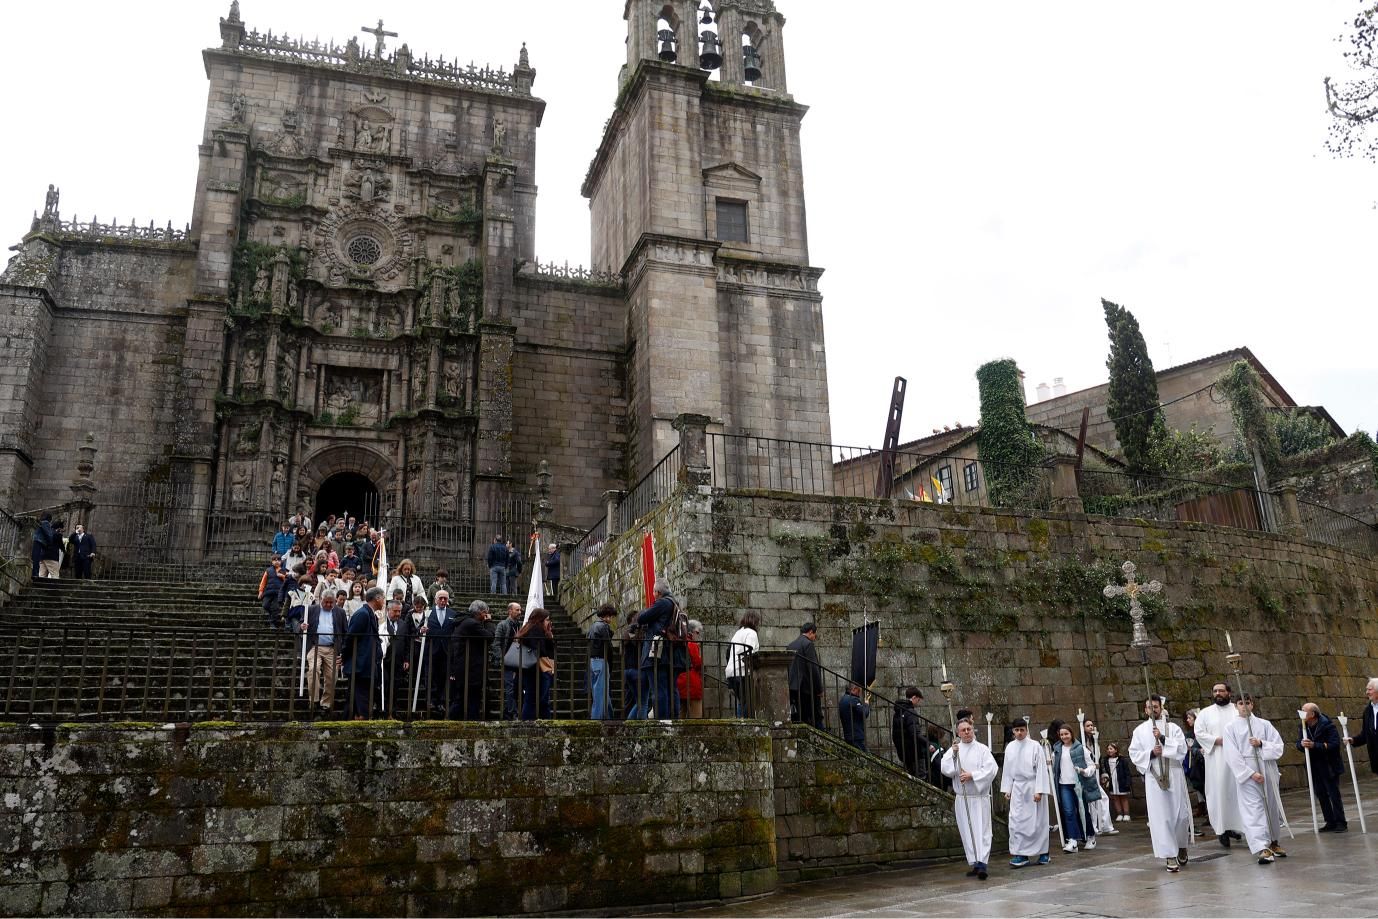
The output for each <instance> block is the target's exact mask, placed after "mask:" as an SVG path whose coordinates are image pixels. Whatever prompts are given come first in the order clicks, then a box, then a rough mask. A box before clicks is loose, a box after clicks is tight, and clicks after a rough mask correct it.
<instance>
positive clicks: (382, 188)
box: [344, 166, 392, 203]
mask: <svg viewBox="0 0 1378 919" xmlns="http://www.w3.org/2000/svg"><path fill="white" fill-rule="evenodd" d="M391 190H392V180H391V179H389V178H388V177H387V173H385V172H383V171H382V170H380V169H378V168H376V167H374V166H365V167H364V168H363V169H353V170H350V171H349V173H348V174H346V175H345V180H344V191H345V194H346V195H347V196H349V197H351V198H358V199H359V200H360V201H361V202H364V203H368V202H370V201H384V200H386V199H387V197H388V192H390V191H391Z"/></svg>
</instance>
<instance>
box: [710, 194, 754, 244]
mask: <svg viewBox="0 0 1378 919" xmlns="http://www.w3.org/2000/svg"><path fill="white" fill-rule="evenodd" d="M717 211H718V213H717V217H718V220H717V231H718V232H717V238H718V240H719V241H721V242H742V243H745V242H750V241H751V238H750V234H749V233H748V232H747V227H748V224H747V212H746V202H745V201H734V200H732V199H730V198H718V199H717Z"/></svg>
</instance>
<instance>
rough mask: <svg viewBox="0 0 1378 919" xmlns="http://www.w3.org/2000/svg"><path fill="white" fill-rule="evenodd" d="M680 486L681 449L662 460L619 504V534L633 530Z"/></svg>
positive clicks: (676, 449)
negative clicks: (636, 524) (634, 526)
mask: <svg viewBox="0 0 1378 919" xmlns="http://www.w3.org/2000/svg"><path fill="white" fill-rule="evenodd" d="M678 483H679V446H678V445H676V446H674V447H672V448H671V449H670V452H668V453H666V454H665V455H664V456H662V457H661V458H660V462H658V463H656V464H655V465H654V466H652V467H651V470H650V471H649V472H647V473H646V474H645V475H643V476H642V477H641V481H639V482H637V483H636V484H635V485H633V486H632V487H631V490H629V491H628V492H627V496H626V497H625V498H623V499H622V500H621V501H620V502H619V503H618V505H617V518H616V520H617V532H619V533H623V532H626V531H627V530H629V529H631V528H632V526H633V525H634V524H635V523H636V521H638V520H640V519H641V518H642V517H645V516H646V515H647V514H649V513H650V512H651V511H653V510H655V508H656V507H657V506H659V504H660V503H661V502H662V501H664V500H665V499H666V498H668V497H670V495H671V493H672V492H674V490H675V487H676V486H677V485H678Z"/></svg>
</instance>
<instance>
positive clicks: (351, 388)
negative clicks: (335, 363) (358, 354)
mask: <svg viewBox="0 0 1378 919" xmlns="http://www.w3.org/2000/svg"><path fill="white" fill-rule="evenodd" d="M326 381H327V385H326V391H325V407H326V409H327V410H328V411H329V412H330V413H331V414H332V415H334V416H335V417H336V418H338V417H340V416H341V415H343V414H344V413H346V412H348V411H350V410H351V409H352V410H353V412H354V418H355V420H356V421H357V422H358V423H359V424H363V425H369V424H377V423H378V418H379V416H380V407H379V403H380V402H381V401H382V394H383V387H382V381H381V380H380V379H379V377H378V374H377V373H376V372H368V371H348V370H344V371H338V370H333V369H332V371H331V372H330V374H329V375H328V376H327V377H326Z"/></svg>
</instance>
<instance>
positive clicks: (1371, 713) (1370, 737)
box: [1344, 676, 1378, 773]
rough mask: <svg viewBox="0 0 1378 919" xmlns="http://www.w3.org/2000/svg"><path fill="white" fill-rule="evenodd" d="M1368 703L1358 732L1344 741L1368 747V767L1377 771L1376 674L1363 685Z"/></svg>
mask: <svg viewBox="0 0 1378 919" xmlns="http://www.w3.org/2000/svg"><path fill="white" fill-rule="evenodd" d="M1364 695H1366V696H1368V705H1365V706H1364V723H1363V725H1362V726H1361V727H1360V728H1359V733H1358V734H1356V735H1354V736H1353V737H1346V738H1345V739H1344V740H1345V743H1347V744H1355V745H1363V746H1366V747H1368V767H1369V768H1370V769H1372V770H1373V771H1374V772H1375V773H1378V676H1376V677H1374V678H1373V679H1371V680H1369V681H1368V685H1367V686H1365V687H1364Z"/></svg>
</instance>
